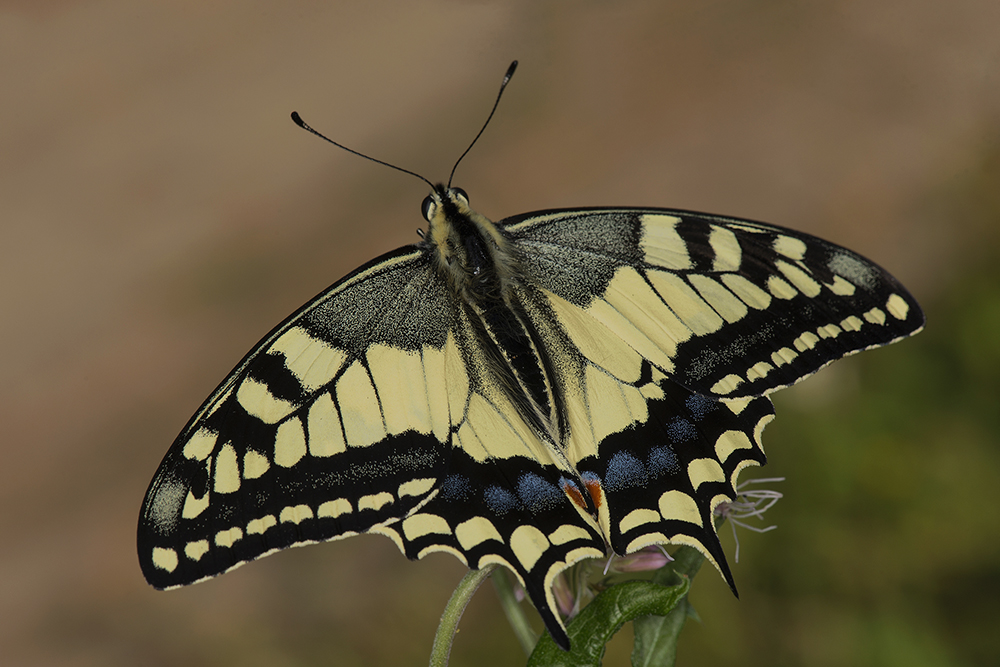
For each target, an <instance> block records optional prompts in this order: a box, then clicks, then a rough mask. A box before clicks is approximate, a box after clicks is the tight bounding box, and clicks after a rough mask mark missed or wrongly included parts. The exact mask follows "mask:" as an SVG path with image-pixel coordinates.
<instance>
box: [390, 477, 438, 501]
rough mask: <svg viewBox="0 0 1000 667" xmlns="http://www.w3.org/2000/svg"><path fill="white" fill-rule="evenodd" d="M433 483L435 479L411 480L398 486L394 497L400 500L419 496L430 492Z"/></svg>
mask: <svg viewBox="0 0 1000 667" xmlns="http://www.w3.org/2000/svg"><path fill="white" fill-rule="evenodd" d="M435 482H437V478H436V477H421V478H418V479H411V480H410V481H409V482H403V483H402V484H400V485H399V489H398V490H397V491H396V495H397V496H398V497H399V498H402V497H403V496H419V495H422V494H424V493H427V492H428V491H430V490H431V487H433V486H434V483H435Z"/></svg>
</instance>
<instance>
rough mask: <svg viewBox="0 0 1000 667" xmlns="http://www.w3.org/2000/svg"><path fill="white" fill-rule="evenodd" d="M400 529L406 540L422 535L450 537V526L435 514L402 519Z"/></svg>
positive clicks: (423, 514) (415, 515) (414, 515)
mask: <svg viewBox="0 0 1000 667" xmlns="http://www.w3.org/2000/svg"><path fill="white" fill-rule="evenodd" d="M402 528H403V535H405V536H406V539H408V540H415V539H417V538H418V537H423V536H424V535H451V526H449V525H448V522H447V521H445V519H444V517H440V516H438V515H437V514H425V513H421V514H413V515H411V516H408V517H406V518H405V519H403V524H402Z"/></svg>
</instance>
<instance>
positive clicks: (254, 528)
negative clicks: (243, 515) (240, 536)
mask: <svg viewBox="0 0 1000 667" xmlns="http://www.w3.org/2000/svg"><path fill="white" fill-rule="evenodd" d="M276 525H278V520H277V519H275V518H274V515H273V514H267V515H265V516H262V517H261V518H259V519H253V520H251V521H250V522H249V523H247V535H263V534H264V533H265V532H266V531H267V529H268V528H272V527H274V526H276Z"/></svg>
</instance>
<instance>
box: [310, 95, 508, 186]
mask: <svg viewBox="0 0 1000 667" xmlns="http://www.w3.org/2000/svg"><path fill="white" fill-rule="evenodd" d="M507 78H510V76H509V75H508V77H507ZM505 83H506V82H505ZM490 115H491V116H492V115H493V114H490ZM292 121H294V122H295V124H296V125H298V126H299V127H301V128H302V129H303V130H305V131H306V132H311V133H312V134H315V135H316V136H317V137H319V138H320V139H323V140H324V141H329V142H330V143H331V144H333V145H334V146H336V147H337V148H343V149H344V150H345V151H347V152H348V153H354V154H355V155H357V156H359V157H363V158H364V159H366V160H371V161H372V162H377V163H378V164H381V165H385V166H386V167H389V168H390V169H395V170H396V171H401V172H403V173H404V174H409V175H410V176H416V177H417V178H419V179H420V180H421V181H423V182H424V183H426V184H427V185H429V186H431V190H433V189H434V184H433V183H431V182H430V181H428V180H427V179H426V178H424V177H423V176H421V175H420V174H418V173H417V172H415V171H410V170H409V169H403V168H402V167H397V166H396V165H394V164H389V163H388V162H383V161H382V160H378V159H376V158H373V157H372V156H370V155H365V154H364V153H361V152H359V151H356V150H354V149H353V148H348V147H347V146H345V145H343V144H338V143H337V142H336V141H334V140H333V139H331V138H330V137H328V136H326V135H324V134H322V133H320V132H317V131H316V130H314V129H312V128H311V127H309V125H308V124H306V122H305V121H304V120H302V116H300V115H299V112H298V111H293V112H292ZM480 134H482V133H480ZM477 138H478V137H477ZM466 152H468V151H466Z"/></svg>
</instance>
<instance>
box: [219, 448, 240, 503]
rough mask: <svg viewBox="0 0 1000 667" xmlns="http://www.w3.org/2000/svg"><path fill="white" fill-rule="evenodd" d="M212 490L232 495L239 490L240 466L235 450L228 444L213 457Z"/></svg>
mask: <svg viewBox="0 0 1000 667" xmlns="http://www.w3.org/2000/svg"><path fill="white" fill-rule="evenodd" d="M214 489H215V492H216V493H233V492H235V491H239V489H240V466H239V463H238V461H237V459H236V450H235V449H233V446H232V445H230V444H229V443H226V444H225V445H223V446H222V449H220V450H219V453H218V454H216V455H215V485H214Z"/></svg>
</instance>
